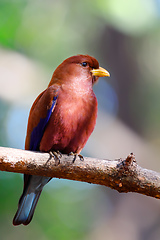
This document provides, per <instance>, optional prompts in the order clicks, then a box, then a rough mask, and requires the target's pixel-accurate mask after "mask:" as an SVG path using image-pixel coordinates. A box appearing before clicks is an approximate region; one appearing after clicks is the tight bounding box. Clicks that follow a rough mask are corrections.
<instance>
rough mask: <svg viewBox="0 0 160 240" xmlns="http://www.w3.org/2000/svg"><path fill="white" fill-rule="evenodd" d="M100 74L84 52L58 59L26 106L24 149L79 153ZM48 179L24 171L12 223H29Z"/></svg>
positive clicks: (94, 115) (91, 120) (104, 73)
mask: <svg viewBox="0 0 160 240" xmlns="http://www.w3.org/2000/svg"><path fill="white" fill-rule="evenodd" d="M103 76H109V73H108V72H107V71H106V70H105V69H102V68H100V67H99V63H98V61H97V60H96V59H95V58H93V57H90V56H88V55H77V56H73V57H70V58H68V59H66V60H65V61H64V62H62V63H61V64H60V65H59V66H58V67H57V69H56V70H55V72H54V73H53V76H52V79H51V81H50V83H49V85H48V88H47V89H46V90H45V91H43V92H42V93H41V94H40V95H39V96H38V97H37V99H36V100H35V102H34V103H33V106H32V108H31V110H30V115H29V119H28V127H27V136H26V142H25V149H28V150H33V151H42V152H49V151H60V152H62V153H66V154H68V153H70V152H73V153H76V154H79V153H80V151H81V150H82V148H83V147H84V145H85V144H86V142H87V140H88V138H89V136H90V135H91V133H92V131H93V129H94V126H95V123H96V118H97V99H96V96H95V94H94V92H93V89H92V86H93V84H94V83H95V82H96V81H97V80H98V77H103ZM50 180H51V178H48V177H42V176H31V175H24V190H23V194H22V196H21V198H20V200H19V205H18V210H17V212H16V214H15V217H14V219H13V224H14V225H19V224H24V225H27V224H29V223H30V221H31V220H32V217H33V213H34V210H35V207H36V204H37V202H38V199H39V197H40V194H41V191H42V189H43V187H44V185H45V184H47V182H48V181H50Z"/></svg>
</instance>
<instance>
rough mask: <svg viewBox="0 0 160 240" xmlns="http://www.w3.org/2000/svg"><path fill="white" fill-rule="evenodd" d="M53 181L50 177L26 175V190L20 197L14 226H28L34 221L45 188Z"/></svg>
mask: <svg viewBox="0 0 160 240" xmlns="http://www.w3.org/2000/svg"><path fill="white" fill-rule="evenodd" d="M50 180H51V178H49V177H42V176H32V175H26V174H25V175H24V189H23V194H22V196H21V197H20V200H19V204H18V210H17V212H16V214H15V216H14V219H13V225H19V224H24V225H27V224H29V223H30V221H31V220H32V217H33V214H34V211H35V208H36V205H37V202H38V199H39V197H40V195H41V192H42V189H43V187H44V186H45V185H46V184H47V183H48V182H49V181H50Z"/></svg>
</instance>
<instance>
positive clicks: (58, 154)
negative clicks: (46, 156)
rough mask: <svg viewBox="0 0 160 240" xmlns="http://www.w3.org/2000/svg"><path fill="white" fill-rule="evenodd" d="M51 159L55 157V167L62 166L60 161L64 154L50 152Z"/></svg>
mask: <svg viewBox="0 0 160 240" xmlns="http://www.w3.org/2000/svg"><path fill="white" fill-rule="evenodd" d="M49 153H50V155H51V157H54V160H55V165H56V166H58V165H59V164H60V159H61V157H62V153H61V152H60V151H58V150H57V151H50V152H49Z"/></svg>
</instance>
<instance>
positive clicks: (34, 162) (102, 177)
mask: <svg viewBox="0 0 160 240" xmlns="http://www.w3.org/2000/svg"><path fill="white" fill-rule="evenodd" d="M73 159H74V156H71V155H70V156H68V155H65V154H63V155H62V156H61V157H60V161H57V160H55V159H54V157H53V155H52V154H50V153H40V152H32V151H26V150H20V149H13V148H4V147H0V170H1V171H8V172H17V173H25V174H31V175H42V176H48V177H56V178H65V179H71V180H76V181H83V182H88V183H94V184H100V185H104V186H107V187H110V188H113V189H115V190H117V191H119V192H137V193H141V194H144V195H148V196H151V197H155V198H160V173H157V172H154V171H151V170H148V169H144V168H142V167H140V166H138V165H137V163H136V160H135V157H134V155H133V154H132V153H131V154H130V155H128V157H127V158H126V159H117V160H113V161H112V160H106V159H97V158H89V157H84V160H83V161H82V160H81V159H80V158H79V157H77V158H76V160H75V161H74V162H73Z"/></svg>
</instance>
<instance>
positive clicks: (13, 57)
mask: <svg viewBox="0 0 160 240" xmlns="http://www.w3.org/2000/svg"><path fill="white" fill-rule="evenodd" d="M75 54H89V55H92V56H94V57H96V58H97V59H98V60H99V63H100V66H102V67H104V68H106V69H107V70H108V71H109V72H110V73H111V78H110V79H100V80H99V83H98V84H97V85H96V86H94V90H95V93H96V95H97V98H98V102H99V114H98V120H97V125H96V129H95V131H94V133H93V134H92V136H91V138H90V139H89V141H88V143H87V145H86V147H85V148H84V150H83V154H84V155H85V156H93V157H99V158H108V159H114V158H120V157H122V158H124V157H126V155H127V154H129V153H130V152H134V153H135V155H136V159H137V161H138V164H139V165H141V166H143V167H146V168H150V169H153V170H156V171H160V159H159V156H160V155H159V154H160V127H159V126H160V67H159V62H160V1H159V0H150V1H144V0H129V1H127V0H92V1H89V0H81V1H75V0H59V1H56V0H46V1H42V0H34V1H31V0H10V1H6V0H0V145H1V146H6V147H15V148H22V149H23V148H24V141H25V132H26V125H27V118H28V113H29V109H30V106H31V104H32V102H33V101H34V99H35V98H36V96H37V95H38V94H39V93H40V92H41V91H42V90H44V89H45V88H46V86H47V85H48V82H49V81H50V78H51V76H52V73H53V71H54V69H55V68H56V67H57V66H58V65H59V64H60V63H61V62H62V61H63V60H64V59H65V58H67V57H69V56H72V55H75ZM22 187H23V181H22V176H21V175H20V174H14V173H7V172H0V239H5V240H8V239H12V240H14V239H23V240H25V239H29V238H30V239H39V240H48V239H49V240H50V239H55V240H64V239H68V240H77V239H84V240H85V239H89V240H90V239H92V240H99V239H100V240H105V239H110V240H115V239H123V240H128V239H129V240H143V239H144V240H150V239H152V240H158V239H159V236H160V203H159V201H158V200H156V199H152V198H150V197H146V196H142V195H139V194H134V193H128V194H119V193H117V192H116V191H114V190H111V189H108V188H105V187H102V186H96V185H90V184H87V183H80V182H74V181H68V180H59V179H54V180H52V181H51V182H50V183H49V184H48V185H47V186H46V187H45V189H44V191H43V193H42V195H41V198H40V201H39V203H38V206H37V209H36V211H35V215H34V218H33V220H32V222H31V224H30V225H28V226H19V227H14V226H12V218H13V216H14V214H15V212H16V210H17V204H18V199H19V197H20V195H21V192H22Z"/></svg>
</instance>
